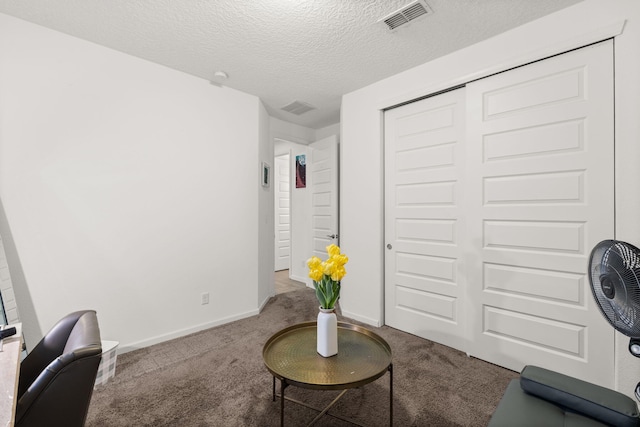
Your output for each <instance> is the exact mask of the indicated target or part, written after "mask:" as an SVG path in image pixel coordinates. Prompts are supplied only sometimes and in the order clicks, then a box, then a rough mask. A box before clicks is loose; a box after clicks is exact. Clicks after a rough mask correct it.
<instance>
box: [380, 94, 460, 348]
mask: <svg viewBox="0 0 640 427" xmlns="http://www.w3.org/2000/svg"><path fill="white" fill-rule="evenodd" d="M464 94H465V90H464V89H458V90H455V91H452V92H448V93H445V94H442V95H439V96H434V97H432V98H428V99H425V100H423V101H420V102H415V103H412V104H409V105H406V106H404V107H400V108H396V109H394V110H391V111H388V112H387V113H386V115H385V150H386V153H385V162H386V165H385V195H386V196H385V218H386V225H385V240H386V242H387V244H388V246H387V249H386V262H385V323H386V324H387V325H389V326H392V327H394V328H397V329H401V330H403V331H407V332H410V333H412V334H415V335H418V336H421V337H423V338H428V339H430V340H433V341H437V342H440V343H442V344H446V345H448V346H450V347H454V348H458V349H464V347H465V346H464V342H465V341H464V328H465V316H464V304H463V303H462V299H463V298H464V294H465V275H464V270H463V269H462V266H461V264H460V259H461V257H462V255H463V250H464V248H463V246H462V244H464V241H463V240H462V239H461V238H462V237H463V235H462V233H461V232H463V231H464V224H463V223H462V221H461V220H462V218H463V217H464V215H463V212H462V209H463V207H462V206H461V205H460V202H461V201H463V200H464V195H463V183H462V182H461V180H463V179H464V140H463V138H464V129H465V128H464Z"/></svg>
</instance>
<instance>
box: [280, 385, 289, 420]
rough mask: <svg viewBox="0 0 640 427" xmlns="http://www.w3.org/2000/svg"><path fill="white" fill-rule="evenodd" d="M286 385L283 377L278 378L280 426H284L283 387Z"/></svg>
mask: <svg viewBox="0 0 640 427" xmlns="http://www.w3.org/2000/svg"><path fill="white" fill-rule="evenodd" d="M288 385H289V384H287V382H286V381H285V379H284V378H283V379H281V380H280V427H284V389H285V388H287V386H288Z"/></svg>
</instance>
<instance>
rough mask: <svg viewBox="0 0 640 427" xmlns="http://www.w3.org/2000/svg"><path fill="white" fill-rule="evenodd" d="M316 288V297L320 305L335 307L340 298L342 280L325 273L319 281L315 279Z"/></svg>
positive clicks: (329, 307)
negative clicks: (334, 278) (335, 279)
mask: <svg viewBox="0 0 640 427" xmlns="http://www.w3.org/2000/svg"><path fill="white" fill-rule="evenodd" d="M313 287H314V288H315V290H316V297H317V298H318V301H319V302H320V307H322V308H326V309H331V308H334V307H335V305H336V302H337V301H338V298H340V282H336V281H334V280H331V276H329V275H327V274H325V275H323V276H322V279H320V281H319V282H317V281H315V280H314V281H313Z"/></svg>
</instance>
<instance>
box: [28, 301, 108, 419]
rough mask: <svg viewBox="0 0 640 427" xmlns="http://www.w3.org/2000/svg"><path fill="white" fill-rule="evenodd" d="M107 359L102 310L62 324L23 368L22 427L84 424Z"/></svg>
mask: <svg viewBox="0 0 640 427" xmlns="http://www.w3.org/2000/svg"><path fill="white" fill-rule="evenodd" d="M101 357H102V345H101V341H100V329H99V327H98V319H97V317H96V312H95V311H92V310H85V311H77V312H75V313H71V314H69V315H67V316H66V317H64V318H63V319H62V320H60V321H59V322H58V323H56V325H55V326H54V327H53V328H52V329H51V330H50V331H49V332H48V333H47V335H46V336H45V337H44V338H42V340H41V341H40V342H39V343H38V345H36V347H35V348H34V349H33V350H32V351H31V353H29V355H28V356H27V357H26V358H25V359H24V360H23V361H22V363H21V364H20V379H19V382H18V404H17V408H16V426H66V427H71V426H82V425H84V422H85V419H86V417H87V411H88V410H89V402H90V400H91V394H92V392H93V385H94V382H95V379H96V374H97V372H98V365H99V364H100V358H101Z"/></svg>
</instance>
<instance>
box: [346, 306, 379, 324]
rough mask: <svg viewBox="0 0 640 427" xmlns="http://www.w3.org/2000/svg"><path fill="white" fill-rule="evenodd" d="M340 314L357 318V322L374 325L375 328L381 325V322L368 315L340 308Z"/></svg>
mask: <svg viewBox="0 0 640 427" xmlns="http://www.w3.org/2000/svg"><path fill="white" fill-rule="evenodd" d="M342 315H343V316H344V317H348V318H349V319H353V320H357V321H358V322H362V323H366V324H367V325H371V326H375V327H377V328H379V327H381V326H382V323H381V322H379V321H378V320H377V319H371V318H369V317H365V316H360V315H358V314H355V313H351V312H349V311H345V310H342Z"/></svg>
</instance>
